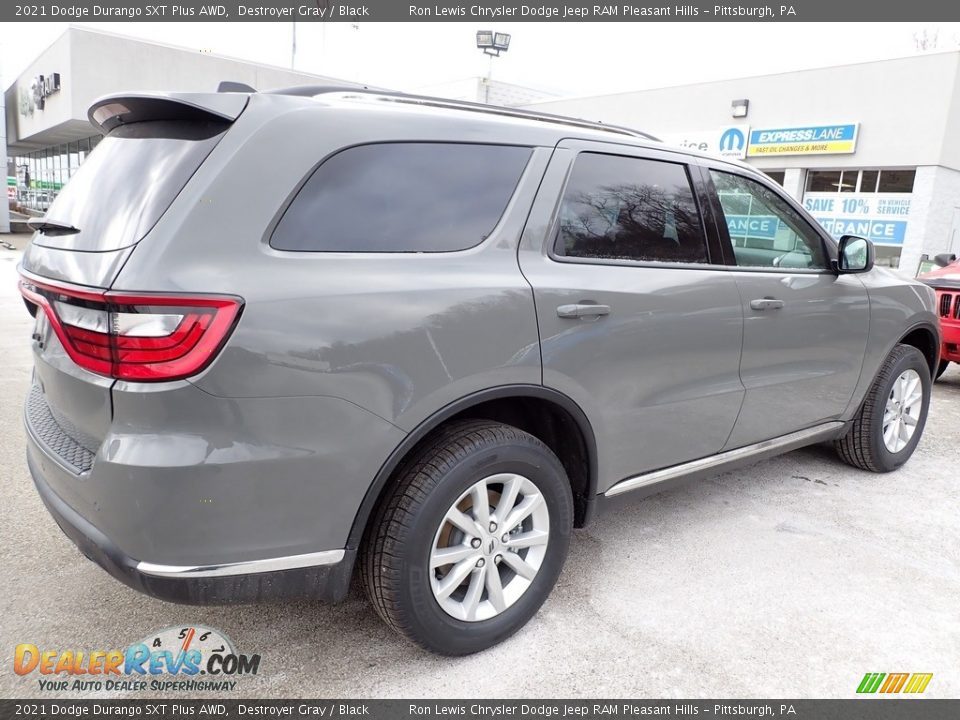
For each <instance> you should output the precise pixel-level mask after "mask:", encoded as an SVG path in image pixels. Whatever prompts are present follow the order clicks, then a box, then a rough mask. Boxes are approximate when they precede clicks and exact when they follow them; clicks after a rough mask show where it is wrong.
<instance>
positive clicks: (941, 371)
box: [933, 360, 950, 382]
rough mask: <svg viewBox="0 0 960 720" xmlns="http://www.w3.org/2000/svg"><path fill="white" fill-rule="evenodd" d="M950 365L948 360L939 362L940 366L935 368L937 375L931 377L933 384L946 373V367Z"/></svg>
mask: <svg viewBox="0 0 960 720" xmlns="http://www.w3.org/2000/svg"><path fill="white" fill-rule="evenodd" d="M949 364H950V361H949V360H941V361H940V365H939V366H938V367H937V373H936V375H934V376H933V380H934V382H936V381H937V380H939V379H940V376H941V375H943V374H944V373H945V372H946V371H947V366H948V365H949Z"/></svg>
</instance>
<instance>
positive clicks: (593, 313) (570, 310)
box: [557, 303, 610, 318]
mask: <svg viewBox="0 0 960 720" xmlns="http://www.w3.org/2000/svg"><path fill="white" fill-rule="evenodd" d="M609 314H610V306H609V305H594V304H593V303H581V304H578V305H561V306H560V307H558V308H557V317H562V318H582V317H600V316H601V315H609Z"/></svg>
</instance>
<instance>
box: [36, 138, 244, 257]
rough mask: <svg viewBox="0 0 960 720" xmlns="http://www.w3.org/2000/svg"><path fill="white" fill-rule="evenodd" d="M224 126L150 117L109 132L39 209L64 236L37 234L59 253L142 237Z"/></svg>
mask: <svg viewBox="0 0 960 720" xmlns="http://www.w3.org/2000/svg"><path fill="white" fill-rule="evenodd" d="M228 127H229V123H225V122H213V121H211V122H183V121H166V120H165V121H150V122H138V123H131V124H130V125H121V126H120V127H118V128H116V129H115V130H113V131H111V132H110V133H109V134H108V135H107V136H106V137H104V138H103V140H101V141H100V144H99V145H97V147H96V148H95V149H94V151H93V152H91V153H90V156H89V157H88V158H87V159H86V161H85V162H84V163H83V165H81V166H80V169H79V170H78V171H77V173H76V174H75V175H74V176H73V177H71V178H70V181H69V182H68V183H67V184H66V186H64V188H63V190H62V191H61V192H60V194H59V195H57V198H56V200H54V201H53V204H52V205H51V206H50V210H49V211H47V215H46V218H47V219H48V220H50V221H51V222H56V223H60V224H64V225H71V226H73V227H75V228H77V229H79V231H80V232H77V233H74V234H71V235H53V236H45V235H38V236H37V239H36V241H35V242H36V243H37V244H38V245H43V246H46V247H56V248H63V249H66V250H86V251H104V250H117V249H119V248H122V247H126V246H128V245H132V244H134V243H136V242H139V241H140V240H142V239H143V237H144V235H146V234H147V233H148V232H149V231H150V228H152V227H153V226H154V225H155V224H156V222H157V220H159V219H160V216H161V215H163V213H164V212H165V211H166V209H167V208H168V207H170V203H172V202H173V200H174V198H176V197H177V195H178V194H179V192H180V191H181V190H182V189H183V186H184V185H186V184H187V181H188V180H189V179H190V176H191V175H193V173H194V172H196V170H197V168H198V167H200V164H201V163H202V162H203V161H204V159H205V158H206V157H207V155H208V154H209V153H210V151H211V150H212V149H213V147H214V146H215V145H216V144H217V142H219V140H220V138H221V137H222V136H223V133H224V132H226V129H227V128H228Z"/></svg>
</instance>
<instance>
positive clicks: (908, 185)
mask: <svg viewBox="0 0 960 720" xmlns="http://www.w3.org/2000/svg"><path fill="white" fill-rule="evenodd" d="M916 174H917V173H916V171H915V170H882V171H881V172H880V182H879V184H878V185H877V192H882V193H908V192H913V179H914V177H915V176H916Z"/></svg>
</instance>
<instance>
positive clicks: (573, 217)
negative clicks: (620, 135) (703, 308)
mask: <svg viewBox="0 0 960 720" xmlns="http://www.w3.org/2000/svg"><path fill="white" fill-rule="evenodd" d="M555 251H556V253H557V254H558V255H564V256H567V257H580V258H605V259H617V260H644V261H662V262H685V263H695V262H700V263H702V262H707V244H706V239H705V237H704V233H703V226H702V224H701V222H700V213H699V211H698V210H697V204H696V202H695V201H694V199H693V191H692V190H691V189H690V181H689V179H688V178H687V172H686V169H685V168H684V166H683V165H677V164H675V163H668V162H659V161H657V160H643V159H639V158H630V157H623V156H619V155H600V154H596V153H582V154H581V155H579V156H578V157H577V160H576V162H575V163H574V166H573V172H572V173H571V175H570V180H569V182H568V183H567V188H566V190H565V191H564V194H563V202H562V205H561V208H560V231H559V236H558V237H557V242H556V246H555Z"/></svg>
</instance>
